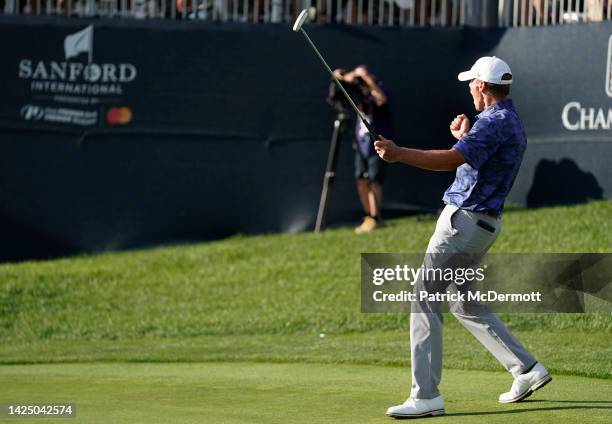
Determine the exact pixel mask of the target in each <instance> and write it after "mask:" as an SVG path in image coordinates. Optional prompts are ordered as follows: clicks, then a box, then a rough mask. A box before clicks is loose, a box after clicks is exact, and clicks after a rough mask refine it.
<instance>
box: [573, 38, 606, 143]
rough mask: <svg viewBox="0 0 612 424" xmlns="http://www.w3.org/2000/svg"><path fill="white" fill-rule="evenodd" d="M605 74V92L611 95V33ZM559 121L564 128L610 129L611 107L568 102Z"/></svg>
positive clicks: (575, 129)
mask: <svg viewBox="0 0 612 424" xmlns="http://www.w3.org/2000/svg"><path fill="white" fill-rule="evenodd" d="M607 47H608V48H607V51H606V53H607V58H606V75H605V79H604V82H605V92H606V95H608V97H612V35H611V36H610V38H609V39H608V46H607ZM561 121H562V122H563V126H564V127H565V129H567V130H569V131H578V130H611V129H612V108H609V107H608V109H605V108H596V107H584V106H582V105H581V104H580V102H576V101H573V102H569V103H568V104H566V105H565V107H564V108H563V111H562V112H561Z"/></svg>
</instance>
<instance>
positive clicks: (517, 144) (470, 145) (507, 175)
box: [375, 57, 551, 418]
mask: <svg viewBox="0 0 612 424" xmlns="http://www.w3.org/2000/svg"><path fill="white" fill-rule="evenodd" d="M459 80H460V81H470V84H469V87H470V94H471V95H472V98H473V100H474V107H475V108H476V110H477V111H479V112H480V113H479V114H478V115H477V116H476V121H475V122H474V125H472V126H471V127H470V121H469V119H468V118H467V117H466V116H465V115H458V116H457V117H456V118H455V119H453V121H452V122H451V124H450V132H451V134H452V135H453V137H455V138H456V139H457V140H458V142H457V143H456V144H455V145H454V146H453V147H452V148H451V149H449V150H417V149H409V148H403V147H399V146H397V145H396V144H395V143H393V141H391V140H387V139H385V138H384V137H381V138H380V139H379V140H378V141H376V143H375V149H376V152H377V153H378V155H379V156H380V157H381V158H382V159H384V160H385V161H387V162H400V163H404V164H406V165H411V166H416V167H418V168H423V169H429V170H432V171H452V170H455V169H456V176H455V181H454V182H453V183H452V185H451V186H450V187H449V188H448V189H447V190H446V192H445V193H444V198H443V200H444V203H445V204H446V207H445V208H444V210H443V211H442V214H441V215H440V217H439V219H438V222H437V224H436V229H435V232H434V234H433V236H432V237H431V239H430V241H429V245H428V247H427V254H426V257H427V256H428V255H430V254H431V255H440V254H442V255H445V254H450V255H460V254H464V253H465V254H469V255H481V256H482V255H484V254H485V252H486V251H487V250H488V249H489V248H490V247H491V245H492V244H493V242H494V241H495V239H496V238H497V236H498V235H499V233H500V231H501V223H502V220H501V213H502V210H503V207H504V201H505V198H506V196H507V195H508V192H509V191H510V188H511V187H512V184H513V183H514V179H515V178H516V174H517V172H518V170H519V167H520V164H521V161H522V158H523V153H524V152H525V148H526V145H527V139H526V136H525V131H524V129H523V125H522V123H521V121H520V119H519V117H518V115H517V113H516V111H515V110H514V106H513V105H512V100H510V99H508V98H507V96H508V94H509V92H510V85H511V84H512V72H511V71H510V67H509V66H508V64H506V62H504V61H503V60H501V59H499V58H497V57H482V58H480V59H478V60H477V61H476V63H475V64H474V66H472V68H471V69H470V70H469V71H466V72H461V73H460V74H459ZM425 283H426V282H423V281H419V282H417V284H416V285H415V290H430V289H428V288H427V287H426V286H427V284H425ZM451 286H455V284H452V283H451ZM470 306H472V307H473V306H474V305H473V304H472V305H462V304H461V303H456V304H453V305H451V308H450V310H451V312H452V313H453V315H455V317H456V318H457V319H458V320H459V322H460V323H461V324H462V325H463V326H464V327H465V328H467V329H468V330H469V331H470V332H471V333H472V334H473V335H474V336H475V337H476V338H477V339H478V340H479V341H480V342H481V343H482V344H483V345H484V346H485V347H486V348H487V349H488V350H489V351H490V352H491V353H492V354H493V356H495V358H497V360H498V361H499V362H500V363H501V364H502V365H503V366H504V368H505V369H506V370H508V371H509V372H510V373H511V374H512V376H513V378H514V382H513V384H512V387H511V388H510V391H509V392H507V393H503V394H501V395H500V396H499V402H502V403H510V402H518V401H520V400H522V399H524V398H526V397H527V396H529V395H530V394H531V393H533V392H534V391H535V390H538V389H539V388H541V387H543V386H544V385H545V384H546V383H548V382H549V381H550V380H551V377H550V375H549V374H548V371H547V370H546V369H545V368H544V367H543V366H542V365H541V364H539V363H538V362H537V361H536V360H535V358H534V357H533V355H532V354H531V353H529V352H528V351H527V350H526V349H525V347H524V346H523V345H522V344H521V343H520V342H519V341H518V340H517V339H516V338H515V337H514V336H513V335H512V333H510V331H509V330H508V329H507V328H506V327H505V326H504V324H503V323H502V322H501V321H500V320H499V318H498V317H497V316H496V315H495V314H493V313H491V312H490V311H489V310H488V309H487V308H486V307H483V305H480V308H478V307H476V308H472V309H470ZM474 311H477V313H474ZM410 349H411V357H412V388H411V392H410V397H409V398H408V399H407V400H406V401H405V402H404V403H403V404H402V405H397V406H392V407H390V408H389V409H388V410H387V415H388V416H391V417H394V418H416V417H424V416H429V415H442V414H444V400H443V399H442V396H441V394H440V392H439V390H438V385H439V383H440V379H441V374H442V313H441V312H440V305H439V304H436V303H435V302H428V301H421V302H413V304H412V313H411V314H410Z"/></svg>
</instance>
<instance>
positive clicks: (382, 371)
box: [0, 363, 612, 424]
mask: <svg viewBox="0 0 612 424" xmlns="http://www.w3.org/2000/svg"><path fill="white" fill-rule="evenodd" d="M409 379H410V372H409V370H408V369H406V368H397V367H380V366H367V365H365V366H364V365H321V364H308V365H304V364H253V363H203V364H81V365H77V364H61V365H34V366H32V365H30V366H5V367H3V372H2V374H0V385H1V386H2V387H10V393H8V392H6V391H3V392H2V394H1V395H0V402H16V401H23V400H24V399H29V400H30V402H36V401H38V402H45V403H49V402H72V403H75V404H76V418H75V419H74V420H70V422H74V423H75V424H76V423H88V424H91V423H118V422H122V423H132V424H134V423H147V424H149V423H205V424H207V423H210V424H219V423H227V424H230V423H244V422H248V423H254V424H255V423H261V424H274V423H279V424H281V423H282V424H286V423H309V424H310V423H338V424H340V423H389V422H392V421H391V420H390V419H389V418H387V417H385V415H384V413H385V411H386V409H387V407H389V406H391V405H394V404H397V403H401V402H403V400H404V397H405V396H406V394H407V393H406V387H407V386H408V384H407V382H408V381H409ZM510 384H511V378H510V377H509V375H508V374H505V373H501V372H495V373H493V372H483V371H455V370H453V371H445V372H444V375H443V377H442V385H441V389H442V391H443V393H445V401H446V405H445V406H446V411H447V414H448V415H446V416H443V417H437V418H430V419H427V423H453V424H456V423H459V424H461V423H466V424H474V423H476V424H478V423H491V422H494V423H512V424H515V423H517V422H519V423H551V422H552V423H576V422H584V423H589V424H596V423H609V422H610V413H611V412H612V411H611V410H612V400H611V399H610V388H611V387H610V382H609V381H608V380H596V379H588V378H581V377H565V376H555V377H554V379H553V381H552V382H551V383H550V384H549V385H548V386H546V387H545V388H543V389H542V390H541V391H538V392H536V393H535V394H534V395H533V396H532V397H531V398H530V399H529V400H528V401H527V402H523V403H520V404H513V405H501V404H498V403H497V402H496V401H497V396H498V394H499V393H500V392H504V391H506V390H507V389H508V388H509V386H510ZM483 388H486V390H483ZM56 421H57V420H53V419H49V420H42V419H36V420H30V422H34V423H44V422H50V423H53V422H56ZM0 422H6V423H10V422H15V420H14V419H10V420H4V421H2V420H1V419H0ZM19 422H23V421H19Z"/></svg>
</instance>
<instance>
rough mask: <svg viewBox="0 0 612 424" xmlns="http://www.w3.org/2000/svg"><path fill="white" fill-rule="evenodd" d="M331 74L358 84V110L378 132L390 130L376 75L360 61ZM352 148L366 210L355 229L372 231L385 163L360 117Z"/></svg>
mask: <svg viewBox="0 0 612 424" xmlns="http://www.w3.org/2000/svg"><path fill="white" fill-rule="evenodd" d="M334 74H335V75H336V77H337V78H338V79H339V80H340V81H342V82H345V83H347V84H350V85H352V86H358V87H359V91H360V92H361V93H360V95H358V96H356V98H355V102H356V104H357V107H358V108H359V110H361V111H362V112H363V113H364V114H365V115H366V119H367V120H368V121H369V122H370V123H371V124H372V125H373V126H374V128H376V130H377V131H378V132H381V133H389V134H391V132H392V128H391V112H390V108H389V96H388V93H387V92H386V91H385V89H384V88H383V85H382V83H381V82H380V81H378V80H377V78H376V76H374V74H372V73H371V72H370V71H369V70H368V68H367V67H366V66H365V65H359V66H357V67H356V68H355V69H353V70H351V71H348V72H344V71H342V70H340V69H336V70H335V71H334ZM353 149H354V150H355V179H356V182H357V193H358V194H359V200H360V201H361V205H362V207H363V210H364V212H365V217H364V218H363V221H362V223H361V224H360V225H359V226H358V227H357V228H355V232H356V233H358V234H360V233H366V232H370V231H373V230H375V229H376V228H377V227H378V226H380V224H381V213H380V206H381V204H382V198H383V190H382V184H383V177H384V166H385V165H384V164H385V163H384V161H383V160H381V159H380V157H379V156H378V154H377V153H376V151H375V149H374V144H373V143H372V140H371V138H370V135H369V133H368V130H367V128H366V127H365V125H364V124H363V122H362V121H361V120H360V119H356V122H355V130H354V136H353Z"/></svg>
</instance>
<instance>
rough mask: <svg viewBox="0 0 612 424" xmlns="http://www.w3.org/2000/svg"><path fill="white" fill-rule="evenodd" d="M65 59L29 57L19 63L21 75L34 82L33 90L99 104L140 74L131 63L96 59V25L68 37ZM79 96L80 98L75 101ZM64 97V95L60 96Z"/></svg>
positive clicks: (118, 93)
mask: <svg viewBox="0 0 612 424" xmlns="http://www.w3.org/2000/svg"><path fill="white" fill-rule="evenodd" d="M63 47H64V60H39V59H31V58H26V59H22V60H21V61H20V62H19V69H18V76H19V78H20V79H22V80H27V81H29V82H30V91H31V92H32V93H35V94H41V93H44V94H49V95H50V97H51V98H52V99H54V100H55V101H57V100H58V97H56V96H57V95H62V96H64V97H63V100H66V98H65V96H71V99H72V100H73V102H72V103H78V104H89V105H93V104H97V103H99V102H100V98H102V97H105V98H109V97H111V98H116V97H117V96H120V95H121V94H123V90H124V86H125V84H128V83H131V82H132V81H134V80H135V79H136V76H137V74H138V72H137V70H136V66H134V65H133V64H131V63H113V62H102V63H99V62H96V61H95V60H94V27H93V25H89V26H88V27H86V28H84V29H82V30H80V31H78V32H75V33H73V34H69V35H68V36H66V38H65V39H64V46H63ZM75 98H77V99H78V100H79V101H74V99H75ZM60 99H62V97H60Z"/></svg>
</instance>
